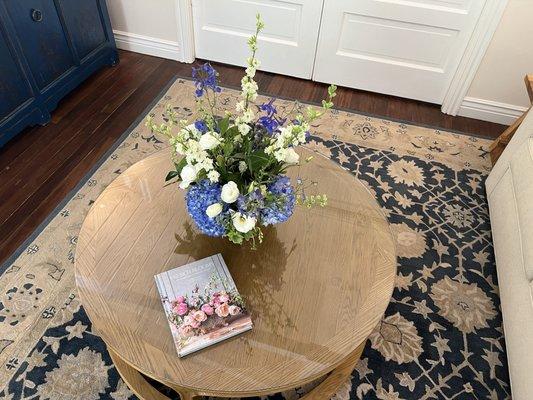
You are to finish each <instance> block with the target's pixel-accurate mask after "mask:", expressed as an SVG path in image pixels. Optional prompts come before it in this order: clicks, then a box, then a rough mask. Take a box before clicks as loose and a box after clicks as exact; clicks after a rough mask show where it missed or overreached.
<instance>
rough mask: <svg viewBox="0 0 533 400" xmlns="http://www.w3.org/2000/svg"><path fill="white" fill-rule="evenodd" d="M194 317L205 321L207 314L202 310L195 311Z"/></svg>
mask: <svg viewBox="0 0 533 400" xmlns="http://www.w3.org/2000/svg"><path fill="white" fill-rule="evenodd" d="M192 317H193V318H194V320H196V321H198V322H204V321H205V320H206V319H207V314H206V313H205V312H203V311H202V310H197V311H193V313H192Z"/></svg>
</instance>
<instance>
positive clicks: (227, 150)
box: [224, 142, 234, 157]
mask: <svg viewBox="0 0 533 400" xmlns="http://www.w3.org/2000/svg"><path fill="white" fill-rule="evenodd" d="M233 148H234V146H233V143H232V142H226V143H225V144H224V154H225V155H226V157H228V156H230V155H231V153H232V152H233Z"/></svg>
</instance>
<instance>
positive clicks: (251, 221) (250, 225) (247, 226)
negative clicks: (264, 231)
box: [231, 212, 256, 233]
mask: <svg viewBox="0 0 533 400" xmlns="http://www.w3.org/2000/svg"><path fill="white" fill-rule="evenodd" d="M231 219H232V220H233V226H234V227H235V229H237V230H238V231H239V232H241V233H246V232H250V231H251V230H252V229H254V227H255V223H256V219H255V218H254V217H247V216H246V215H243V214H241V213H240V212H236V213H235V214H233V216H232V217H231Z"/></svg>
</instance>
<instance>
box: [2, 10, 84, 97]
mask: <svg viewBox="0 0 533 400" xmlns="http://www.w3.org/2000/svg"><path fill="white" fill-rule="evenodd" d="M5 6H6V8H7V11H8V13H9V16H10V18H11V20H12V21H13V25H14V26H15V29H16V31H17V36H18V38H19V44H20V46H21V47H22V51H23V52H24V55H25V56H26V60H27V61H28V64H29V65H30V69H31V71H32V74H33V77H34V78H35V81H36V83H37V86H38V87H39V89H43V88H45V87H46V86H47V85H48V84H50V83H51V82H53V81H54V80H55V79H57V78H58V77H59V76H61V75H62V74H63V73H64V72H66V71H67V70H68V69H70V68H71V67H73V66H74V62H73V59H72V53H71V51H70V48H69V47H68V43H67V40H66V38H65V35H64V33H63V27H62V26H61V22H60V20H59V16H58V14H57V11H56V8H55V4H54V2H53V1H50V0H24V1H20V0H7V1H5ZM34 10H35V11H37V12H39V14H37V15H34V16H33V17H32V11H34ZM39 15H40V18H41V19H40V20H39V18H37V17H39Z"/></svg>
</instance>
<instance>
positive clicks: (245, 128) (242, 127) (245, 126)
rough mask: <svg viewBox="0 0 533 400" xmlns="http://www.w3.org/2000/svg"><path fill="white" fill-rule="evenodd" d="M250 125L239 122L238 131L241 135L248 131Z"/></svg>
mask: <svg viewBox="0 0 533 400" xmlns="http://www.w3.org/2000/svg"><path fill="white" fill-rule="evenodd" d="M250 129H251V128H250V125H248V124H240V125H239V132H240V133H241V134H242V135H247V134H248V132H250Z"/></svg>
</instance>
